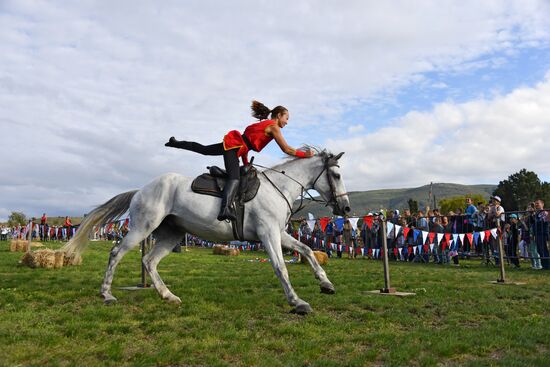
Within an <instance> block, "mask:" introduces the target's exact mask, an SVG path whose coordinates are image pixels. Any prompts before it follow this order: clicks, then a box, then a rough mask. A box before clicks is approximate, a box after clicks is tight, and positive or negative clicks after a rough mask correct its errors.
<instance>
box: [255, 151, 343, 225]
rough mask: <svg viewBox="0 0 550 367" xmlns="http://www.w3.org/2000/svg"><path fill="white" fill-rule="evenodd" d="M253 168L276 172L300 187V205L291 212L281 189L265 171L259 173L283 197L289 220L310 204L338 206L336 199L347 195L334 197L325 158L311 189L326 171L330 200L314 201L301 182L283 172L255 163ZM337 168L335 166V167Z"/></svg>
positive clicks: (327, 163)
mask: <svg viewBox="0 0 550 367" xmlns="http://www.w3.org/2000/svg"><path fill="white" fill-rule="evenodd" d="M253 165H254V166H256V167H260V168H264V169H266V170H269V171H273V172H277V173H279V174H281V175H283V176H285V177H287V178H289V179H290V180H292V181H294V182H296V183H297V184H298V185H300V188H301V192H300V205H299V206H298V209H296V210H292V204H291V203H290V202H289V201H288V199H287V198H286V196H285V195H284V194H283V192H282V191H281V189H279V187H277V185H275V183H274V182H273V181H271V179H270V178H269V177H268V176H267V175H266V174H265V171H262V172H261V173H262V174H263V176H264V177H265V178H266V180H267V181H268V182H269V183H270V184H271V185H272V186H273V187H274V188H275V189H276V190H277V191H278V192H279V194H281V196H282V197H283V199H285V201H286V204H287V206H288V209H289V210H290V216H289V218H292V216H293V215H294V214H296V213H298V212H299V211H300V210H302V209H304V208H305V207H306V206H307V205H309V204H311V203H312V202H318V203H324V204H325V206H329V205H336V206H338V201H337V198H338V197H340V196H344V195H347V193H343V194H339V195H336V188H335V187H334V182H333V181H332V180H331V179H330V177H329V176H330V175H329V174H328V168H329V159H327V158H325V159H324V167H323V169H322V170H321V172H320V173H319V175H317V177H316V178H315V180H314V181H313V184H312V187H313V188H314V187H315V184H316V183H317V181H319V178H321V176H322V175H323V173H324V172H325V171H327V180H328V183H329V187H330V194H331V198H330V200H328V201H327V200H324V199H322V200H320V199H316V198H314V197H313V196H312V195H311V194H310V193H309V191H308V189H306V187H305V186H304V185H302V183H301V182H299V181H298V180H296V179H295V178H293V177H291V176H289V175H287V174H286V173H285V171H279V170H276V169H273V168H270V167H265V166H262V165H260V164H256V163H253ZM336 166H337V165H336ZM304 193H305V194H307V195H308V196H309V198H307V200H309V202H308V203H307V204H304V199H306V198H305V195H304Z"/></svg>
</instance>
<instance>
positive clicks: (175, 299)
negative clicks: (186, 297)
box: [165, 296, 181, 305]
mask: <svg viewBox="0 0 550 367" xmlns="http://www.w3.org/2000/svg"><path fill="white" fill-rule="evenodd" d="M165 300H166V301H167V302H168V303H173V304H175V305H181V299H180V298H179V297H177V296H171V297H166V298H165Z"/></svg>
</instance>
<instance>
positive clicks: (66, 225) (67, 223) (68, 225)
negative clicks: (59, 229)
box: [64, 218, 73, 227]
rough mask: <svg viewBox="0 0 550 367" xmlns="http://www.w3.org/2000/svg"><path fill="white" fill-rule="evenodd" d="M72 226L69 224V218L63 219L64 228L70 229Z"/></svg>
mask: <svg viewBox="0 0 550 367" xmlns="http://www.w3.org/2000/svg"><path fill="white" fill-rule="evenodd" d="M72 225H73V224H72V223H71V218H67V219H65V224H64V226H65V227H71V226H72Z"/></svg>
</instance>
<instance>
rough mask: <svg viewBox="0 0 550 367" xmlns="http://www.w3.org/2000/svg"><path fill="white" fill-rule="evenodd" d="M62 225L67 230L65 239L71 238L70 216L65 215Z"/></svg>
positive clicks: (71, 224) (71, 225)
mask: <svg viewBox="0 0 550 367" xmlns="http://www.w3.org/2000/svg"><path fill="white" fill-rule="evenodd" d="M63 227H65V230H66V231H67V240H70V239H71V230H72V227H73V223H72V222H71V218H69V217H65V222H64V223H63Z"/></svg>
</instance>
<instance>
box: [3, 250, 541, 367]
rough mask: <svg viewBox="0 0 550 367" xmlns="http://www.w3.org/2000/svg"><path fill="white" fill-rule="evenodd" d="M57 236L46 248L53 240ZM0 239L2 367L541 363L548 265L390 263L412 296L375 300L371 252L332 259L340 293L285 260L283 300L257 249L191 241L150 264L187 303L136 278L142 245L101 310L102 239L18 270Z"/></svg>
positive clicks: (378, 280) (377, 280)
mask: <svg viewBox="0 0 550 367" xmlns="http://www.w3.org/2000/svg"><path fill="white" fill-rule="evenodd" d="M59 246H60V244H54V245H53V246H52V247H54V248H55V247H59ZM8 247H9V245H8V243H7V242H0V253H1V256H0V273H1V278H0V279H1V284H0V365H1V366H65V365H67V366H96V365H102V366H103V365H106V366H126V365H128V366H310V365H311V366H363V365H394V366H409V365H413V366H414V365H470V366H479V365H487V366H488V365H512V366H513V365H540V366H545V365H546V366H548V365H549V362H548V361H550V321H549V314H550V282H549V280H550V273H549V272H545V271H534V270H531V269H528V266H527V264H522V265H523V268H522V269H520V270H512V269H508V272H507V276H508V278H509V279H510V280H514V281H523V282H527V284H526V285H524V286H514V285H493V284H490V283H489V281H491V280H495V279H496V278H497V275H498V269H497V268H494V267H485V266H483V265H480V263H479V261H468V262H462V264H461V266H460V267H441V266H438V265H432V264H430V265H420V264H408V263H407V264H404V263H391V276H392V286H394V287H396V288H398V290H401V291H415V292H416V293H417V295H416V296H414V297H406V298H395V297H389V296H378V295H371V294H369V293H368V291H370V290H373V289H377V288H380V287H381V286H383V277H382V264H381V262H380V261H368V260H361V259H358V260H347V259H331V261H330V263H329V264H328V265H326V266H325V270H326V271H327V274H328V276H329V278H330V279H331V281H332V282H333V284H334V285H335V287H336V294H334V295H326V294H321V293H319V286H318V282H317V281H316V280H315V279H314V277H313V275H312V273H311V271H310V270H309V267H306V266H304V265H300V264H287V266H288V269H289V273H290V277H291V281H292V283H293V285H294V288H295V289H296V291H297V293H298V294H299V296H300V297H302V298H303V299H304V300H306V301H308V302H309V303H310V304H311V306H312V307H313V310H314V312H313V313H312V314H310V315H308V316H305V317H302V316H298V315H294V314H289V313H288V311H289V310H290V306H288V305H287V303H286V300H285V298H284V296H283V291H282V288H281V286H280V284H279V281H278V280H277V279H276V277H275V275H274V274H273V271H272V269H271V266H270V264H269V263H262V262H255V261H249V260H254V259H255V258H256V257H261V258H264V257H265V254H264V253H262V252H254V253H245V254H242V255H241V256H238V257H223V256H215V255H212V254H211V251H210V250H208V249H199V248H192V249H191V250H190V251H189V252H182V253H179V254H172V255H170V256H168V257H167V258H165V259H164V260H163V262H161V264H160V266H159V269H160V274H161V276H162V277H163V278H164V280H165V283H166V284H168V286H169V287H170V289H171V290H172V291H173V293H174V294H176V295H178V296H180V297H181V299H182V302H183V304H182V305H180V306H175V305H171V304H167V303H165V302H163V301H161V299H160V298H159V297H158V296H157V293H156V292H155V291H154V290H152V289H146V290H141V291H123V290H118V289H116V287H122V286H129V285H135V284H136V283H138V282H139V279H140V264H139V258H140V254H139V251H132V252H131V253H130V254H128V255H127V256H126V257H125V258H124V259H123V261H122V262H121V264H120V265H119V267H118V269H117V273H116V275H115V280H114V284H113V293H114V295H115V297H117V298H118V300H119V301H118V303H117V304H115V305H113V306H104V305H103V304H102V300H101V299H100V297H99V286H100V284H101V281H102V278H103V272H104V269H105V266H106V264H107V259H108V255H109V249H110V244H108V243H106V242H98V243H94V244H92V245H91V246H90V247H89V248H88V250H87V251H86V252H85V253H84V262H83V264H82V265H81V266H78V267H68V268H63V269H60V270H49V269H34V270H33V269H29V268H25V267H18V266H17V261H18V260H19V258H20V257H21V254H17V253H10V252H9V251H8Z"/></svg>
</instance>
